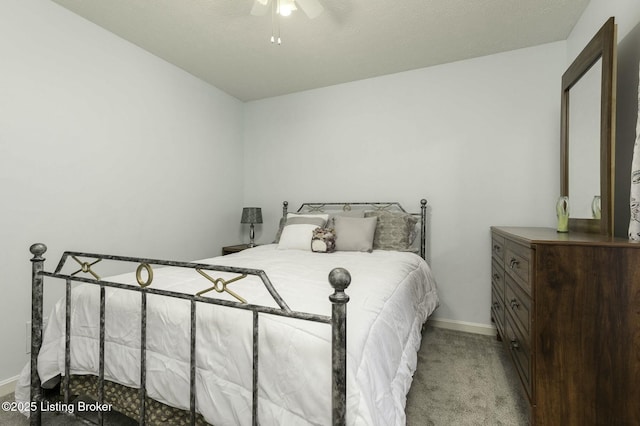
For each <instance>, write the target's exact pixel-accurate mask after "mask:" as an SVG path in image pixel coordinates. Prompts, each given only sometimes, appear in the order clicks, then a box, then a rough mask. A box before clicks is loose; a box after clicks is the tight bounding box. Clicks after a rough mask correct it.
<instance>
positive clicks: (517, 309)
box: [504, 276, 531, 342]
mask: <svg viewBox="0 0 640 426" xmlns="http://www.w3.org/2000/svg"><path fill="white" fill-rule="evenodd" d="M504 305H505V311H508V312H509V313H510V314H511V316H512V317H513V320H514V323H515V325H516V326H517V327H518V328H519V329H520V331H521V332H522V335H523V337H524V338H525V339H526V340H527V342H529V341H531V298H530V297H529V295H527V294H526V293H525V292H524V291H523V290H522V289H521V288H520V286H519V285H518V284H516V283H515V282H514V281H513V279H511V277H509V276H507V277H506V285H505V287H504Z"/></svg>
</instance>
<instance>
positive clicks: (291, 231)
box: [278, 213, 329, 251]
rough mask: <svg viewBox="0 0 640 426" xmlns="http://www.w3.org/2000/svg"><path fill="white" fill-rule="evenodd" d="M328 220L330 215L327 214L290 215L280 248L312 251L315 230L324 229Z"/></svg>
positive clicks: (281, 238) (283, 230) (281, 236)
mask: <svg viewBox="0 0 640 426" xmlns="http://www.w3.org/2000/svg"><path fill="white" fill-rule="evenodd" d="M328 219H329V215H326V214H295V213H289V214H288V215H287V222H286V224H285V226H284V228H283V229H282V234H281V235H280V240H279V241H278V248H279V249H295V250H307V251H311V238H312V237H313V230H314V229H316V228H318V227H320V228H322V227H324V225H325V224H326V223H327V220H328Z"/></svg>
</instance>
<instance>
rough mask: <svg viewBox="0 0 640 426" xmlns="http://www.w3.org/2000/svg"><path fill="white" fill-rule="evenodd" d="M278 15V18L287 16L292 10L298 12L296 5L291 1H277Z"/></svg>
mask: <svg viewBox="0 0 640 426" xmlns="http://www.w3.org/2000/svg"><path fill="white" fill-rule="evenodd" d="M277 2H278V10H277V12H276V13H278V14H279V15H280V16H289V15H291V12H293V11H294V10H298V8H297V7H296V3H295V2H294V1H293V0H277Z"/></svg>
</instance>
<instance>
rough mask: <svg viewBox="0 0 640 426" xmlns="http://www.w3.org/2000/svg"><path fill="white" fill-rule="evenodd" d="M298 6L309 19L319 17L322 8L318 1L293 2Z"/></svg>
mask: <svg viewBox="0 0 640 426" xmlns="http://www.w3.org/2000/svg"><path fill="white" fill-rule="evenodd" d="M295 1H296V3H298V6H300V9H302V11H303V12H304V13H305V15H307V16H308V17H309V19H313V18H316V17H317V16H319V15H320V14H321V13H322V11H323V10H324V7H322V5H321V4H320V2H319V1H318V0H295Z"/></svg>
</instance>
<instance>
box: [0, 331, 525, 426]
mask: <svg viewBox="0 0 640 426" xmlns="http://www.w3.org/2000/svg"><path fill="white" fill-rule="evenodd" d="M517 380H518V379H517V376H516V374H515V371H514V370H513V368H512V366H511V364H510V361H509V360H508V354H507V352H506V351H505V349H504V347H503V346H502V344H501V343H500V342H497V341H496V339H495V337H491V336H481V335H477V334H470V333H462V332H459V331H451V330H444V329H440V328H433V327H429V326H428V327H426V328H425V331H424V337H423V339H422V347H421V348H420V352H419V353H418V369H417V371H416V374H415V377H414V380H413V384H412V386H411V390H410V391H409V395H408V396H407V409H406V412H407V426H431V425H433V426H449V425H456V426H466V425H473V426H476V425H490V426H502V425H504V426H520V425H527V423H528V422H527V417H526V405H525V401H524V399H523V398H522V396H521V392H520V389H519V386H520V384H519V383H518V382H517ZM5 401H13V394H11V395H7V396H6V397H3V398H0V402H5ZM125 423H129V422H124V421H122V420H121V419H118V418H116V419H113V420H112V421H108V422H105V424H112V425H124V424H125ZM28 424H29V421H28V420H27V418H25V417H23V416H22V415H20V414H18V413H12V412H8V411H5V410H1V411H0V425H2V426H26V425H28ZM43 424H44V425H47V426H58V425H60V426H67V425H75V424H82V423H80V422H74V421H73V420H71V419H70V418H69V417H67V416H64V415H57V414H53V413H45V415H44V416H43ZM278 426H280V425H278Z"/></svg>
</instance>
